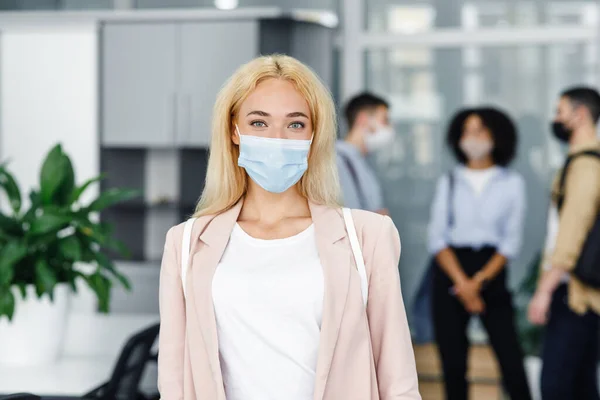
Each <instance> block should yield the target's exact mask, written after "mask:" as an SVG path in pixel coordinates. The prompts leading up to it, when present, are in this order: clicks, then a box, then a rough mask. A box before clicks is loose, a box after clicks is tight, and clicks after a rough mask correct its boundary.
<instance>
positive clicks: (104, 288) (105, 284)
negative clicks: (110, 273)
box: [87, 271, 111, 313]
mask: <svg viewBox="0 0 600 400" xmlns="http://www.w3.org/2000/svg"><path fill="white" fill-rule="evenodd" d="M87 283H88V285H89V287H90V288H91V289H92V290H93V291H94V292H95V293H96V296H97V298H98V311H100V312H102V313H107V312H108V311H109V309H110V288H111V282H110V279H108V278H107V277H105V276H104V275H102V274H101V273H100V272H98V271H96V272H95V273H94V274H92V275H90V276H88V277H87Z"/></svg>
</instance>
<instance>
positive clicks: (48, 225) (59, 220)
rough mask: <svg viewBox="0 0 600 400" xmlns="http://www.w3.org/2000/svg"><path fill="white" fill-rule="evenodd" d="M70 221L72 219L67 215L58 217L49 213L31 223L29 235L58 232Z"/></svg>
mask: <svg viewBox="0 0 600 400" xmlns="http://www.w3.org/2000/svg"><path fill="white" fill-rule="evenodd" d="M70 221H71V218H70V217H69V216H67V215H58V214H54V213H48V212H47V213H44V214H43V215H41V216H40V217H38V218H36V219H34V220H33V221H31V226H30V227H29V233H30V234H31V235H43V234H46V233H50V232H54V231H55V232H58V231H59V230H61V229H62V228H64V227H65V226H66V225H67V224H68V223H69V222H70Z"/></svg>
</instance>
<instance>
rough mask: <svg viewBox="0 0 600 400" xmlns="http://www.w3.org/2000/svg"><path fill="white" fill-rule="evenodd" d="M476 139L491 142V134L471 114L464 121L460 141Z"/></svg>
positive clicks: (479, 120) (476, 117) (478, 119)
mask: <svg viewBox="0 0 600 400" xmlns="http://www.w3.org/2000/svg"><path fill="white" fill-rule="evenodd" d="M464 139H477V140H485V141H490V142H493V140H494V139H493V137H492V133H491V132H490V130H489V129H488V128H487V127H486V126H485V125H484V124H483V121H482V120H481V118H480V117H479V115H477V114H471V115H469V117H467V119H466V120H465V124H464V125H463V132H462V136H461V140H464Z"/></svg>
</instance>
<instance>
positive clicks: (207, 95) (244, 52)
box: [177, 21, 258, 147]
mask: <svg viewBox="0 0 600 400" xmlns="http://www.w3.org/2000/svg"><path fill="white" fill-rule="evenodd" d="M180 37H181V47H180V48H181V63H180V65H181V81H180V82H181V87H180V93H181V99H182V100H181V102H180V105H181V108H180V112H181V113H182V118H181V121H182V127H181V128H182V129H181V131H180V132H178V135H177V141H178V144H179V145H181V146H183V147H208V145H209V143H210V132H211V120H212V111H213V106H214V103H215V99H216V97H217V94H218V92H219V90H220V89H221V87H222V86H223V84H224V83H225V81H226V80H227V78H229V77H230V76H231V75H232V74H233V72H234V71H235V70H236V69H237V68H238V67H240V66H241V65H242V64H245V63H247V62H248V61H250V60H252V59H253V58H254V57H256V56H257V55H258V23H257V22H256V21H227V22H225V21H219V22H194V23H184V24H182V25H181V35H180Z"/></svg>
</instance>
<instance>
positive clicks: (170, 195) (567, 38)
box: [0, 0, 600, 398]
mask: <svg viewBox="0 0 600 400" xmlns="http://www.w3.org/2000/svg"><path fill="white" fill-rule="evenodd" d="M0 9H1V10H2V12H0V160H2V161H4V160H8V159H10V160H11V161H10V168H11V170H12V171H13V172H14V173H15V175H16V176H17V177H18V181H19V183H20V184H21V185H22V190H23V191H24V192H25V191H27V190H28V189H29V187H31V186H34V185H36V183H37V180H38V174H39V167H40V164H41V161H42V159H43V157H44V155H45V154H46V152H47V151H48V150H49V149H50V147H51V146H52V145H54V144H55V143H57V142H61V143H62V144H63V147H64V148H65V150H66V151H67V152H68V153H69V154H70V155H71V157H72V159H73V163H74V168H75V170H76V175H77V178H78V180H79V181H82V180H84V179H86V178H88V177H91V176H95V175H97V174H98V173H100V172H106V174H107V179H106V180H105V181H103V183H102V186H101V187H102V189H107V188H110V187H128V188H137V189H140V190H141V192H142V193H143V195H142V197H141V198H139V199H137V200H135V201H129V202H127V203H123V204H121V205H119V206H115V207H112V208H110V209H109V210H108V211H106V212H103V213H102V215H101V217H100V218H101V219H102V220H103V221H106V222H110V223H113V224H114V225H115V227H116V230H115V235H116V236H117V237H118V238H119V239H121V240H123V241H124V242H125V243H126V244H127V246H128V247H129V248H130V249H131V251H132V257H131V258H130V259H128V260H120V259H117V266H118V268H119V270H120V271H122V272H123V273H124V274H126V275H127V276H128V277H129V278H130V280H131V283H132V286H133V290H132V291H131V292H126V291H123V290H121V289H119V288H116V289H115V290H114V293H113V299H112V303H111V313H110V314H108V315H99V314H97V313H96V312H95V304H94V297H93V296H92V295H91V294H90V293H86V292H85V291H81V292H80V293H79V294H78V295H77V297H73V298H72V299H71V302H70V310H69V317H68V321H67V327H66V329H65V336H64V349H63V351H62V353H61V359H60V360H61V361H59V364H60V366H59V367H56V366H55V367H53V368H48V367H41V366H40V367H36V368H37V369H31V368H27V369H23V368H21V369H19V368H4V369H2V370H1V371H2V372H0V393H7V392H10V391H22V390H26V389H28V390H31V391H37V392H43V393H44V394H60V395H66V394H69V395H76V393H82V392H84V391H85V390H84V389H85V388H86V387H87V388H91V387H89V386H90V385H91V386H92V387H93V386H95V385H96V384H99V383H101V382H102V381H103V379H105V378H108V374H109V373H110V371H111V369H112V367H113V364H114V361H115V359H116V356H117V355H118V353H119V351H120V349H121V346H122V345H123V343H124V342H125V341H126V339H127V338H128V337H129V336H130V335H131V334H132V333H133V332H135V331H137V330H139V329H142V328H144V327H145V326H148V325H149V324H152V323H153V322H156V321H157V314H158V298H157V289H158V277H159V262H160V257H161V254H162V248H163V247H162V246H163V242H164V235H165V233H166V230H167V229H168V227H170V226H171V225H174V224H176V223H178V222H180V221H182V220H183V219H184V218H185V216H186V215H189V214H190V212H191V211H192V209H193V207H194V202H195V201H196V199H197V197H198V196H199V194H200V192H201V190H202V184H203V179H204V171H205V168H206V157H207V146H208V143H209V126H210V114H211V109H212V102H213V100H214V97H215V94H216V93H217V91H218V89H219V87H220V86H221V84H222V83H223V82H224V80H225V79H226V78H227V77H228V76H229V75H230V74H231V73H232V72H233V71H234V70H235V68H236V67H238V66H239V65H240V64H242V63H244V62H246V61H248V60H250V59H251V58H253V57H255V56H257V55H259V54H265V53H271V52H284V53H288V54H290V55H292V56H295V57H297V58H299V59H300V60H301V61H304V62H306V63H307V64H309V65H310V66H311V67H313V68H314V69H315V70H316V71H317V72H318V73H319V75H320V76H321V77H322V78H323V80H324V81H325V82H326V83H327V84H328V85H329V87H330V89H331V90H332V93H333V95H334V98H335V100H336V103H337V105H338V107H340V108H341V107H342V106H343V104H344V102H345V100H346V99H348V98H349V97H350V96H352V95H354V94H356V93H358V92H359V91H362V90H365V89H368V90H370V91H373V92H374V93H376V94H378V95H381V96H384V97H385V98H387V99H388V100H389V101H390V104H391V117H392V121H393V124H394V126H395V130H396V137H395V140H394V143H393V145H392V146H389V148H387V149H385V150H383V151H381V152H379V153H378V154H376V155H375V156H373V157H372V160H371V161H372V162H373V163H374V165H375V166H376V168H377V170H378V172H379V175H380V178H381V179H382V181H383V187H384V192H385V198H386V201H387V206H388V208H389V209H390V211H391V214H392V217H393V219H394V221H395V223H396V224H397V226H398V228H399V230H400V234H401V237H402V243H403V254H402V260H401V265H400V271H401V276H402V287H403V292H404V295H405V300H406V303H407V305H408V306H409V307H410V305H411V304H412V301H413V299H414V295H415V292H416V290H417V286H418V284H419V282H420V280H421V278H422V276H423V273H424V271H425V266H426V262H427V258H428V256H427V253H426V246H425V237H426V228H427V222H428V217H429V206H430V201H431V198H432V196H433V191H434V185H435V181H436V179H437V177H438V176H439V175H440V174H442V173H444V172H445V171H446V170H447V169H448V168H449V167H450V166H451V159H450V157H449V155H448V153H447V152H446V150H445V147H444V131H445V127H446V124H447V121H448V119H449V117H450V115H451V114H452V113H453V112H454V111H456V109H457V108H459V107H462V106H464V105H475V104H495V105H498V106H500V107H502V108H504V109H506V110H507V111H508V112H509V113H510V114H511V116H512V117H513V118H514V119H515V121H516V122H517V123H518V126H519V129H520V145H519V155H518V159H517V161H516V164H515V168H516V169H518V170H519V171H520V172H521V173H522V174H523V175H524V177H525V179H526V182H527V190H528V212H527V221H526V223H525V226H526V231H525V242H524V248H523V251H522V253H521V256H520V258H519V259H518V260H517V261H516V262H515V263H514V264H513V265H512V266H511V270H510V278H511V285H512V286H513V287H517V286H518V285H519V283H520V282H521V281H522V279H523V278H524V276H525V275H526V273H527V268H528V266H529V264H530V263H531V261H532V260H533V259H534V257H535V255H536V253H537V252H538V251H539V249H540V247H541V245H542V242H543V237H544V233H545V212H546V209H547V204H548V187H549V182H550V179H551V177H552V174H553V172H554V171H555V169H556V168H557V167H558V166H559V165H560V163H561V160H562V158H561V157H562V149H561V148H560V147H559V145H558V144H557V143H556V142H555V141H554V140H553V139H552V138H551V137H550V135H549V129H548V125H549V122H550V120H551V118H552V115H553V112H554V105H555V101H556V97H557V95H558V93H559V92H560V91H561V90H562V89H563V88H565V87H566V86H569V85H573V84H582V83H585V84H590V85H593V86H598V83H599V74H600V65H599V50H600V26H599V22H598V21H599V18H600V4H599V2H598V1H593V0H586V1H584V0H578V1H574V0H562V1H554V0H496V1H492V0H489V1H488V0H294V1H291V0H214V1H213V0H22V1H19V0H11V1H0ZM344 129H345V127H344V124H343V123H342V124H341V127H340V135H341V136H343V134H344ZM93 194H94V193H89V194H88V195H89V196H92V197H93ZM90 198H91V197H90ZM0 329H1V328H0ZM427 354H429V353H427ZM0 357H1V355H0ZM89 360H93V361H92V362H91V363H90V362H88V361H89ZM92 364H93V365H94V366H92ZM61 368H62V369H61ZM432 368H434V367H432ZM481 368H483V369H485V368H491V369H493V366H492V367H490V366H488V365H487V364H486V365H483V366H481ZM25 371H27V372H25ZM494 374H496V375H494ZM32 376H36V378H35V379H33V378H32ZM490 376H491V378H490ZM494 376H497V373H495V372H490V374H489V376H488V375H486V376H484V377H483V378H481V382H484V383H486V382H488V383H489V382H492V383H493V382H495V381H494V380H493V379H494V378H493V377H494ZM429 378H431V377H429ZM486 379H487V380H486ZM430 380H434V381H435V379H433V378H431V379H430ZM153 382H154V380H153V378H152V377H151V376H150V377H149V378H147V382H146V384H147V385H148V387H150V389H149V390H151V386H152V384H153ZM27 385H30V388H29V387H27ZM426 398H427V397H426ZM431 398H435V397H431ZM480 398H493V397H480Z"/></svg>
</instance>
